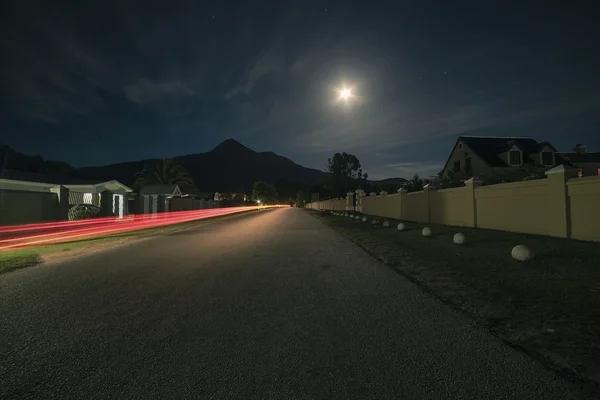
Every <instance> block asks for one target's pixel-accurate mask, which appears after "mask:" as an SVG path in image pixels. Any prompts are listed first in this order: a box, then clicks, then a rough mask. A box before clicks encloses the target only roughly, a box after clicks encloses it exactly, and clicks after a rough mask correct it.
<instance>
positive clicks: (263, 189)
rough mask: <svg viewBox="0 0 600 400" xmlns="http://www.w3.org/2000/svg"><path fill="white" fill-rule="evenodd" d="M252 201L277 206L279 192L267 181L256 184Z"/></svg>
mask: <svg viewBox="0 0 600 400" xmlns="http://www.w3.org/2000/svg"><path fill="white" fill-rule="evenodd" d="M252 199H253V200H254V201H256V202H259V201H260V203H261V204H277V190H275V187H274V186H273V185H270V184H268V183H267V182H265V181H258V182H255V183H254V186H253V188H252Z"/></svg>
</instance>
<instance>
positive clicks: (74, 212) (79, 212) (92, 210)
mask: <svg viewBox="0 0 600 400" xmlns="http://www.w3.org/2000/svg"><path fill="white" fill-rule="evenodd" d="M99 216H100V208H98V207H96V206H94V205H92V204H77V205H76V206H74V207H72V208H71V209H70V210H69V221H77V220H80V219H89V218H97V217H99Z"/></svg>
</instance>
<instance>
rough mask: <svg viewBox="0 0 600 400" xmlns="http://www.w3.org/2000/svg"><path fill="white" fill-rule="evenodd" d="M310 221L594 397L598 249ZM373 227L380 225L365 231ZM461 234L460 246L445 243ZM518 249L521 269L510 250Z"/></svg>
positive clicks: (599, 354)
mask: <svg viewBox="0 0 600 400" xmlns="http://www.w3.org/2000/svg"><path fill="white" fill-rule="evenodd" d="M314 215H315V216H316V217H317V218H319V219H320V220H321V221H323V222H324V223H325V224H327V225H328V226H330V227H332V228H334V229H335V230H337V231H338V232H340V233H341V234H342V235H344V236H346V237H347V238H349V239H350V240H352V241H353V242H354V243H356V244H357V245H359V246H360V247H362V248H363V249H364V250H365V251H367V252H368V253H370V254H371V255H372V256H374V257H375V258H377V259H378V260H380V261H381V262H383V263H384V264H386V265H388V266H390V267H391V268H393V269H394V270H395V271H397V272H398V273H400V274H402V275H403V276H405V277H406V278H408V279H410V280H411V281H413V282H415V283H416V284H418V285H420V286H421V287H422V288H423V289H424V290H426V291H428V292H430V293H432V294H433V295H435V296H436V297H438V298H439V299H440V300H442V301H443V302H445V303H447V304H449V305H451V306H453V307H455V308H458V309H460V310H462V311H463V312H465V313H467V314H468V315H470V316H471V317H472V318H474V319H475V320H477V322H478V323H480V324H481V325H484V326H485V327H487V328H488V329H489V330H491V331H492V332H493V333H494V334H496V335H497V336H499V337H500V338H501V339H502V340H504V341H505V342H506V343H508V344H509V345H511V346H514V347H516V348H519V349H521V350H522V351H524V352H526V353H528V354H530V355H531V356H532V357H535V358H537V359H538V360H540V361H541V362H543V363H544V364H545V365H546V366H548V367H550V368H552V369H554V370H555V371H557V372H559V373H561V374H563V375H565V376H567V377H568V378H569V379H571V380H575V381H577V382H578V383H580V384H581V386H582V387H584V388H585V389H586V391H589V392H590V393H594V394H595V395H600V343H599V342H598V339H599V338H600V312H599V311H598V310H600V268H599V266H600V264H599V263H600V244H599V243H589V242H580V241H574V240H567V239H559V238H551V237H544V236H535V235H524V234H518V233H511V232H502V231H492V230H483V229H472V228H459V227H449V226H436V225H428V226H430V227H431V229H432V231H433V236H432V237H429V238H425V237H423V236H422V234H421V230H422V228H423V227H424V226H425V225H424V224H418V223H411V222H407V223H405V224H406V228H407V229H406V230H404V231H399V230H398V229H397V224H398V222H399V221H394V220H388V221H390V223H391V227H383V226H382V224H381V222H382V221H383V219H381V218H372V217H370V216H367V218H368V222H361V221H358V220H355V219H351V218H349V217H344V216H333V215H330V214H327V213H317V212H314ZM373 219H377V220H378V221H379V222H380V223H379V224H377V225H373V224H372V220H373ZM458 232H462V233H463V234H464V235H465V236H466V238H467V243H466V244H465V245H456V244H454V243H453V236H454V234H455V233H458ZM518 244H525V245H527V246H529V247H530V248H531V249H533V250H534V251H535V253H536V258H535V259H534V260H533V261H531V262H529V263H527V264H523V263H520V262H517V261H515V260H513V259H512V258H511V249H512V247H513V246H516V245H518Z"/></svg>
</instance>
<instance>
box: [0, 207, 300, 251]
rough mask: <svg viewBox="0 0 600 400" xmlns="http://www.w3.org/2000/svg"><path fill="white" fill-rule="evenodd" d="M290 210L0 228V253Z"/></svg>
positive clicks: (218, 210)
mask: <svg viewBox="0 0 600 400" xmlns="http://www.w3.org/2000/svg"><path fill="white" fill-rule="evenodd" d="M281 207H289V206H287V205H276V206H250V207H230V208H212V209H204V210H193V211H177V212H168V213H157V214H141V215H136V216H134V217H125V218H115V217H108V218H106V217H103V218H94V219H87V220H81V221H63V222H48V223H40V224H26V225H18V226H0V251H1V250H7V249H14V248H22V247H30V246H40V245H49V244H57V243H64V242H69V241H73V240H81V239H88V238H93V237H101V236H106V235H112V234H116V233H124V232H130V231H136V230H141V229H148V228H156V227H161V226H167V225H173V224H180V223H184V222H190V221H197V220H202V219H206V218H212V217H219V216H224V215H230V214H237V213H240V212H246V211H255V210H259V209H268V208H281Z"/></svg>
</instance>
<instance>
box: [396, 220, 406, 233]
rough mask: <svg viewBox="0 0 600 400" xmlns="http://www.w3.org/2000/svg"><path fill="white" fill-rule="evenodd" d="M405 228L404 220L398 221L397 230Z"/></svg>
mask: <svg viewBox="0 0 600 400" xmlns="http://www.w3.org/2000/svg"><path fill="white" fill-rule="evenodd" d="M405 229H406V224H404V222H400V223H399V224H398V230H399V231H403V230H405Z"/></svg>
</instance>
